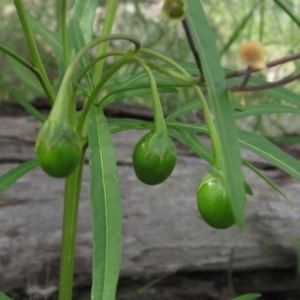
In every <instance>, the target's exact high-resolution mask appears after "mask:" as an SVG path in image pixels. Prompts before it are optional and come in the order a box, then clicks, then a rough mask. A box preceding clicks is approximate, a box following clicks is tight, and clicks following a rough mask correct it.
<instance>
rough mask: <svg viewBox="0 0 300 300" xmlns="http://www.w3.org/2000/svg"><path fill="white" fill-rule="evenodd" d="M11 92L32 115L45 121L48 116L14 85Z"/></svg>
mask: <svg viewBox="0 0 300 300" xmlns="http://www.w3.org/2000/svg"><path fill="white" fill-rule="evenodd" d="M10 92H11V93H12V94H13V96H14V97H15V98H16V99H17V101H18V102H19V103H20V104H21V105H22V106H23V107H24V108H25V110H26V111H27V112H28V113H29V114H30V115H32V116H33V117H35V118H36V119H37V120H38V121H40V122H42V123H44V122H45V120H46V117H45V116H43V115H42V114H41V113H40V112H39V111H38V110H37V109H36V108H35V107H34V106H33V105H32V104H31V103H30V102H29V101H28V100H27V99H26V98H25V97H24V96H23V95H22V94H21V93H20V92H19V91H18V90H17V89H16V88H14V87H12V88H11V89H10Z"/></svg>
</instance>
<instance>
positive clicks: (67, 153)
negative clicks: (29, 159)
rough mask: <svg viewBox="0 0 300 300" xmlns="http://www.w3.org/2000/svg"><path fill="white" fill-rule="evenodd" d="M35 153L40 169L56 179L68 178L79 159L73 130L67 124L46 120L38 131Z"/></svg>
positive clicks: (78, 143) (76, 135)
mask: <svg viewBox="0 0 300 300" xmlns="http://www.w3.org/2000/svg"><path fill="white" fill-rule="evenodd" d="M35 151H36V154H37V158H38V161H39V164H40V166H41V168H42V169H43V170H44V171H45V172H46V173H47V174H48V175H50V176H52V177H57V178H61V177H67V176H69V175H70V174H71V173H72V172H73V171H74V169H75V168H76V166H77V164H78V162H79V160H80V157H81V147H80V140H79V137H78V134H77V133H76V131H75V129H74V128H73V127H72V126H71V125H70V124H69V123H67V122H57V121H52V120H47V121H46V122H45V124H44V125H43V127H42V128H41V129H40V131H39V133H38V136H37V142H36V146H35Z"/></svg>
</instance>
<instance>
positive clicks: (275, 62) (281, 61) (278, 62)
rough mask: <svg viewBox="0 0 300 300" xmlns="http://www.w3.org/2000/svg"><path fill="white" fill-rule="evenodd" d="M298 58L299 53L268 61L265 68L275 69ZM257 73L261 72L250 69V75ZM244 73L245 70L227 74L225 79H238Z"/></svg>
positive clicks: (299, 56)
mask: <svg viewBox="0 0 300 300" xmlns="http://www.w3.org/2000/svg"><path fill="white" fill-rule="evenodd" d="M299 58H300V53H296V54H293V55H290V56H287V57H283V58H280V59H277V60H273V61H270V62H269V63H267V64H266V66H267V68H272V67H275V66H278V65H281V64H284V63H286V62H289V61H293V60H296V59H299ZM258 71H261V70H258V69H251V72H250V73H251V74H252V73H255V72H258ZM246 72H247V69H244V70H241V71H236V72H232V73H229V74H227V75H226V78H234V77H239V76H241V75H243V74H245V73H246Z"/></svg>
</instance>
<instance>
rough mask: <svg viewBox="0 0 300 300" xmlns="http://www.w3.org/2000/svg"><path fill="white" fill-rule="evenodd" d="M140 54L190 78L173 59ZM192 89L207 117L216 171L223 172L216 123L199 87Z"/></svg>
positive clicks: (155, 53)
mask: <svg viewBox="0 0 300 300" xmlns="http://www.w3.org/2000/svg"><path fill="white" fill-rule="evenodd" d="M140 53H145V54H149V55H152V56H154V57H157V58H159V59H161V60H163V61H164V62H166V63H167V64H169V65H171V66H172V67H174V69H176V70H177V71H178V72H180V73H181V74H184V75H185V76H190V75H189V73H188V72H187V71H186V70H185V69H183V68H182V67H181V66H179V65H178V64H177V63H176V62H174V61H173V60H172V59H170V58H168V57H166V56H164V55H162V54H159V53H157V52H154V51H152V50H148V49H144V48H141V49H140ZM191 85H192V87H193V88H194V90H195V93H196V94H197V96H198V99H199V101H200V104H201V106H202V109H203V114H204V117H205V121H206V123H207V126H208V129H209V133H210V138H211V142H212V147H213V152H214V168H215V169H216V170H222V166H223V159H222V157H223V156H222V151H221V143H220V138H219V135H218V132H217V129H216V127H215V124H214V121H213V119H212V116H211V114H210V111H209V108H208V106H207V103H206V101H205V98H204V96H203V94H202V92H201V90H200V88H199V86H198V85H195V84H191Z"/></svg>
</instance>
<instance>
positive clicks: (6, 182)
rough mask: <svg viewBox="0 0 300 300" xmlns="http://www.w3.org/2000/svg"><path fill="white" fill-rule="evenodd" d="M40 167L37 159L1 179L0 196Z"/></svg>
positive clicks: (7, 173) (16, 168) (25, 163)
mask: <svg viewBox="0 0 300 300" xmlns="http://www.w3.org/2000/svg"><path fill="white" fill-rule="evenodd" d="M38 165H39V163H38V161H37V160H36V159H33V160H30V161H26V162H24V163H21V164H20V165H18V166H17V167H15V168H13V169H11V170H9V171H8V172H6V173H5V174H4V175H2V176H1V177H0V194H2V193H3V192H4V191H5V190H6V189H8V188H9V187H10V186H11V185H12V184H14V183H15V182H16V181H17V180H18V179H20V178H21V177H22V176H24V175H25V174H27V173H28V172H30V171H32V170H33V169H35V168H36V167H37V166H38Z"/></svg>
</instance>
